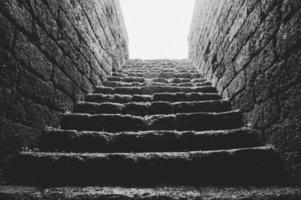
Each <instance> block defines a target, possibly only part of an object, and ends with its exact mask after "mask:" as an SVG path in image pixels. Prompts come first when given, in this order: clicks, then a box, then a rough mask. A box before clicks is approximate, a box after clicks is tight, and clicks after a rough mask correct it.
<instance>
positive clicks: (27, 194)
mask: <svg viewBox="0 0 301 200" xmlns="http://www.w3.org/2000/svg"><path fill="white" fill-rule="evenodd" d="M0 199H1V200H2V199H3V200H55V199H60V200H74V199H76V200H100V199H101V200H113V199H114V200H124V199H127V200H146V199H147V200H197V199H198V200H300V199H301V187H248V188H244V187H234V188H232V187H202V188H194V187H156V188H120V187H87V188H75V187H65V188H47V189H41V188H34V187H17V186H3V187H1V186H0Z"/></svg>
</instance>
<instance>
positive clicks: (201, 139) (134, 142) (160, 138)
mask: <svg viewBox="0 0 301 200" xmlns="http://www.w3.org/2000/svg"><path fill="white" fill-rule="evenodd" d="M256 146H260V142H259V139H258V136H257V134H256V132H254V131H252V130H250V129H245V128H243V129H234V130H220V131H203V132H196V131H183V132H180V131H141V132H120V133H109V132H91V131H90V132H89V131H72V130H60V129H47V130H45V131H44V132H43V134H42V135H41V137H40V151H42V152H79V153H80V152H90V153H95V152H102V153H113V152H115V153H116V152H119V153H120V152H181V151H199V150H217V149H235V148H246V147H256Z"/></svg>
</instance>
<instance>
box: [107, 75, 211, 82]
mask: <svg viewBox="0 0 301 200" xmlns="http://www.w3.org/2000/svg"><path fill="white" fill-rule="evenodd" d="M108 81H117V82H139V83H144V82H158V83H191V82H192V83H202V82H205V81H206V80H205V79H203V78H198V79H190V78H171V79H166V78H153V79H146V78H141V77H117V76H111V77H108Z"/></svg>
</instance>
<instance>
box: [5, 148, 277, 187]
mask: <svg viewBox="0 0 301 200" xmlns="http://www.w3.org/2000/svg"><path fill="white" fill-rule="evenodd" d="M278 166H280V163H279V156H278V153H277V152H276V151H275V150H274V149H273V148H271V147H257V148H244V149H231V150H217V151H192V152H160V153H84V154H79V153H42V152H23V153H20V154H19V155H18V156H16V158H15V159H14V160H13V161H12V164H11V166H10V174H11V176H12V179H13V180H15V182H17V183H21V184H29V185H31V184H37V185H50V186H54V185H55V186H64V185H68V186H76V185H82V186H83V185H89V186H93V185H153V184H173V185H175V184H187V185H190V184H193V185H201V184H206V185H207V184H215V185H217V184H226V185H231V184H265V183H271V182H273V183H275V182H276V181H277V180H278V178H279V175H280V169H279V168H278Z"/></svg>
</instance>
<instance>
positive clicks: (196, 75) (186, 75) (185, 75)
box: [116, 73, 202, 79]
mask: <svg viewBox="0 0 301 200" xmlns="http://www.w3.org/2000/svg"><path fill="white" fill-rule="evenodd" d="M118 74H121V76H124V75H126V76H128V77H143V78H191V79H194V78H201V77H202V76H201V74H199V73H116V76H118Z"/></svg>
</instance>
